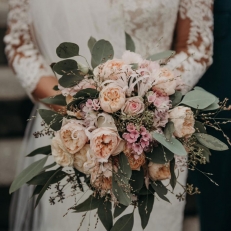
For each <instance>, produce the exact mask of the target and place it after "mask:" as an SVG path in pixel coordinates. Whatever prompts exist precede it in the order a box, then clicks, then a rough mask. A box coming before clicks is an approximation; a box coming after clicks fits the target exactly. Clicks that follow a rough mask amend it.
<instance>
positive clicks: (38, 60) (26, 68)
mask: <svg viewBox="0 0 231 231" xmlns="http://www.w3.org/2000/svg"><path fill="white" fill-rule="evenodd" d="M9 5H10V11H9V14H8V32H7V35H6V36H5V38H4V42H5V43H6V49H5V51H6V54H7V56H8V60H9V64H10V65H11V66H12V68H13V70H14V72H15V73H16V75H17V77H18V79H19V81H20V83H21V85H22V86H23V87H24V89H25V90H26V91H27V93H28V95H29V96H30V98H31V99H33V98H32V96H31V93H32V92H33V90H34V89H35V88H36V85H37V83H38V81H39V79H40V78H41V77H46V76H53V75H54V74H53V72H52V70H51V68H50V67H49V65H48V64H47V62H46V61H45V60H44V58H43V57H42V56H41V55H40V53H39V51H38V49H37V48H36V46H35V44H34V42H33V40H32V36H31V33H30V20H29V4H28V0H9Z"/></svg>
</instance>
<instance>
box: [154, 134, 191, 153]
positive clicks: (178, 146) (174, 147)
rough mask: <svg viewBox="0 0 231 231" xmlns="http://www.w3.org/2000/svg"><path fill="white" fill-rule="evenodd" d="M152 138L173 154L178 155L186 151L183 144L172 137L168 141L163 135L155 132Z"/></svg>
mask: <svg viewBox="0 0 231 231" xmlns="http://www.w3.org/2000/svg"><path fill="white" fill-rule="evenodd" d="M153 138H154V139H156V140H157V141H158V142H159V143H161V144H162V145H163V146H165V147H166V148H167V149H168V150H170V151H171V152H173V153H174V154H176V155H179V156H186V155H187V152H186V150H185V148H184V146H183V144H182V143H181V142H180V141H179V140H177V139H175V138H172V139H171V140H170V141H167V140H166V138H165V136H164V135H162V134H159V133H155V132H154V133H153Z"/></svg>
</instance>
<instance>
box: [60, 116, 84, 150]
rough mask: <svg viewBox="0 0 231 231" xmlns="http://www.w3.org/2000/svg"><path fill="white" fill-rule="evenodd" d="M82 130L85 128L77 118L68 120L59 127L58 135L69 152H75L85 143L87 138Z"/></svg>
mask: <svg viewBox="0 0 231 231" xmlns="http://www.w3.org/2000/svg"><path fill="white" fill-rule="evenodd" d="M84 130H85V128H84V127H83V126H82V125H81V122H80V121H78V120H68V122H67V124H65V125H64V126H63V127H62V128H61V130H60V137H61V140H62V142H63V144H64V146H65V148H66V150H67V151H68V152H69V153H71V154H75V153H76V152H78V151H79V150H80V149H81V148H82V147H83V146H84V145H85V144H86V142H87V140H88V138H87V136H86V134H85V131H84Z"/></svg>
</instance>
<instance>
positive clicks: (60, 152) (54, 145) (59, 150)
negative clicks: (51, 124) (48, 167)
mask: <svg viewBox="0 0 231 231" xmlns="http://www.w3.org/2000/svg"><path fill="white" fill-rule="evenodd" d="M51 151H52V155H53V157H54V159H55V162H56V163H57V164H59V165H61V166H63V167H72V166H73V163H74V158H73V156H72V155H71V154H70V153H68V151H67V150H66V148H65V147H64V145H63V142H62V140H61V138H60V134H59V132H57V133H56V135H55V137H54V138H53V139H52V140H51Z"/></svg>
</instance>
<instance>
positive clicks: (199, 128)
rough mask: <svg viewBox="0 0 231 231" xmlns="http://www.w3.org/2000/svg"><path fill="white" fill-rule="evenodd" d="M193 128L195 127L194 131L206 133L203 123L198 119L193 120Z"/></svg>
mask: <svg viewBox="0 0 231 231" xmlns="http://www.w3.org/2000/svg"><path fill="white" fill-rule="evenodd" d="M194 128H195V130H196V132H199V133H207V131H206V129H205V126H204V124H203V123H201V122H199V121H195V124H194Z"/></svg>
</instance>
